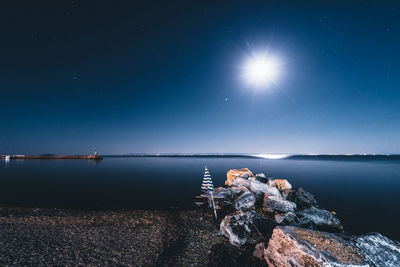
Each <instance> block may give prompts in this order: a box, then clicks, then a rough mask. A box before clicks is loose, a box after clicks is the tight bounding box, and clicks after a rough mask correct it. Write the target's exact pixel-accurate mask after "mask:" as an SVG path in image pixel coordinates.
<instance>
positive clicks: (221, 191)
mask: <svg viewBox="0 0 400 267" xmlns="http://www.w3.org/2000/svg"><path fill="white" fill-rule="evenodd" d="M213 195H214V198H220V199H223V200H226V201H230V200H231V199H232V197H233V192H232V189H231V188H225V187H217V188H215V189H214V193H213Z"/></svg>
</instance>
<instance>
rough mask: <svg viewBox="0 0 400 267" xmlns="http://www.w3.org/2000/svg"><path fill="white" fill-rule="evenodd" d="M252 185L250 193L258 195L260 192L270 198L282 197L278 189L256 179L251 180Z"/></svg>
mask: <svg viewBox="0 0 400 267" xmlns="http://www.w3.org/2000/svg"><path fill="white" fill-rule="evenodd" d="M248 181H249V183H250V191H251V192H253V193H255V194H257V193H259V192H262V193H267V194H268V195H270V196H278V197H281V196H282V195H281V193H280V192H279V190H278V189H277V188H276V187H273V186H270V185H268V184H264V183H262V182H260V181H258V180H256V179H255V178H249V180H248Z"/></svg>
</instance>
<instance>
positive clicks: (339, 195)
mask: <svg viewBox="0 0 400 267" xmlns="http://www.w3.org/2000/svg"><path fill="white" fill-rule="evenodd" d="M0 163H1V164H0V205H3V206H4V205H11V206H40V207H63V208H79V209H92V208H95V209H119V208H133V209H147V208H168V207H170V206H180V207H185V206H191V205H192V203H193V200H194V198H193V197H194V196H195V195H196V194H198V193H199V188H200V184H201V181H202V178H203V171H204V165H207V166H208V167H209V169H210V172H211V175H212V177H213V181H214V186H222V185H223V184H224V180H225V178H226V171H227V170H229V169H232V168H242V167H248V168H249V169H250V170H252V171H253V172H254V173H258V172H264V173H265V174H266V175H267V176H271V177H275V178H286V179H288V180H289V181H290V182H291V183H292V185H293V186H302V187H304V188H305V189H306V190H307V191H309V192H311V193H313V194H314V195H315V196H316V198H317V200H318V201H319V203H320V205H321V206H322V207H325V208H327V209H328V210H334V211H336V212H337V214H338V216H339V218H340V219H341V220H342V222H343V224H344V226H345V229H346V230H347V231H348V232H350V233H363V232H372V231H377V232H381V233H383V234H384V235H386V236H388V237H390V238H392V239H396V240H400V228H399V227H398V225H399V221H400V220H399V219H400V212H399V210H400V209H399V207H398V206H399V205H400V161H398V160H388V161H384V160H376V161H352V160H345V161H331V160H304V159H300V160H295V159H282V160H268V159H251V158H105V159H104V160H102V161H99V162H93V161H86V160H25V161H10V162H9V163H5V162H4V161H2V162H0Z"/></svg>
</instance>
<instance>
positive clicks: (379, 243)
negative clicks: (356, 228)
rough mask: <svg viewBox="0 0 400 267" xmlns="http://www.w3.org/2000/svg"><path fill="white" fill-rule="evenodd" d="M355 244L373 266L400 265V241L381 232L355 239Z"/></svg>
mask: <svg viewBox="0 0 400 267" xmlns="http://www.w3.org/2000/svg"><path fill="white" fill-rule="evenodd" d="M354 244H355V246H356V247H357V248H358V249H359V251H360V252H361V254H363V255H365V259H366V260H367V262H368V263H369V264H370V265H371V266H382V267H395V266H400V242H398V241H393V240H390V239H389V238H387V237H385V236H383V235H381V234H379V233H371V234H366V235H363V236H360V237H358V238H356V239H355V240H354Z"/></svg>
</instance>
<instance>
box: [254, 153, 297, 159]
mask: <svg viewBox="0 0 400 267" xmlns="http://www.w3.org/2000/svg"><path fill="white" fill-rule="evenodd" d="M253 156H254V157H257V158H263V159H284V158H287V157H289V155H285V154H255V155H253Z"/></svg>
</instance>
